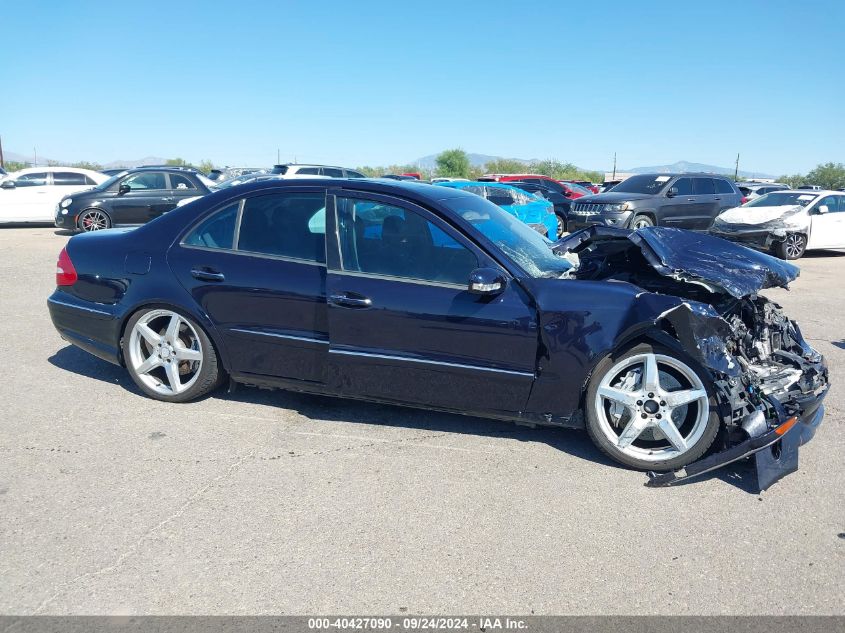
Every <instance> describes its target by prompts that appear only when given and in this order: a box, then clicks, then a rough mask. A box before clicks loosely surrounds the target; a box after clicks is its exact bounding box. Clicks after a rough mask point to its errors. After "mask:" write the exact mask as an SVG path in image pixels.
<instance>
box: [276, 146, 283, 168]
mask: <svg viewBox="0 0 845 633" xmlns="http://www.w3.org/2000/svg"><path fill="white" fill-rule="evenodd" d="M280 156H281V154H280V153H279V148H278V147H277V148H276V164H277V165H279V164H281V162H282V159H281V158H280Z"/></svg>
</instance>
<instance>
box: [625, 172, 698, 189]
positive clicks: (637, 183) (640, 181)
mask: <svg viewBox="0 0 845 633" xmlns="http://www.w3.org/2000/svg"><path fill="white" fill-rule="evenodd" d="M670 180H672V177H671V176H646V175H642V176H631V177H630V178H628V179H626V180H623V181H622V182H620V183H619V184H618V185H615V186H614V187H613V192H614V193H616V192H622V193H647V194H656V193H659V192H660V191H661V190H662V189H663V188H664V187H665V186H666V183H667V182H669V181H670ZM673 186H674V185H673ZM691 188H692V184H690V189H691ZM690 193H691V192H690Z"/></svg>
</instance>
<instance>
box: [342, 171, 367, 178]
mask: <svg viewBox="0 0 845 633" xmlns="http://www.w3.org/2000/svg"><path fill="white" fill-rule="evenodd" d="M345 171H346V177H347V178H366V176H365V175H364V174H361V173H358V172H357V171H352V170H351V169H346V170H345Z"/></svg>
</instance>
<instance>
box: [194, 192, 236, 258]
mask: <svg viewBox="0 0 845 633" xmlns="http://www.w3.org/2000/svg"><path fill="white" fill-rule="evenodd" d="M240 205H241V203H240V201H238V202H234V203H232V204H230V205H229V206H227V207H226V208H225V209H222V210H221V211H218V212H217V213H215V214H214V215H212V216H211V217H210V218H208V219H207V220H206V221H205V222H203V223H202V224H200V225H199V226H198V227H197V228H195V229H194V230H193V231H191V233H190V234H189V235H188V237H186V238H185V240H184V241H183V244H186V245H188V246H205V247H207V248H225V249H231V248H232V247H233V243H234V239H235V223H236V222H237V220H238V208H240Z"/></svg>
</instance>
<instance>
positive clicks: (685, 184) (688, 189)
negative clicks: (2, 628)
mask: <svg viewBox="0 0 845 633" xmlns="http://www.w3.org/2000/svg"><path fill="white" fill-rule="evenodd" d="M629 180H630V179H629ZM626 182H627V181H626ZM622 184H625V183H622ZM672 187H673V188H675V189H677V190H678V191H677V193H676V194H675V195H677V196H691V195H692V178H678V179H677V180H676V181H675V184H674V185H672Z"/></svg>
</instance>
